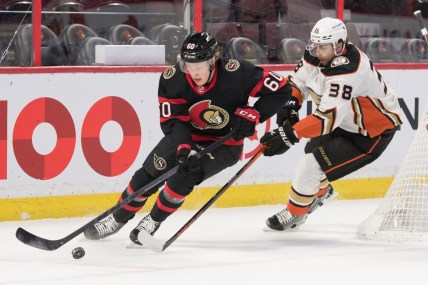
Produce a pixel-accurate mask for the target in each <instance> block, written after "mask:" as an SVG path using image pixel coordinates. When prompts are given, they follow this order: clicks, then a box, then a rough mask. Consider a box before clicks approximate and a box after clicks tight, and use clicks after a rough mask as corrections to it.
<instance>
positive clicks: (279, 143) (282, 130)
mask: <svg viewBox="0 0 428 285" xmlns="http://www.w3.org/2000/svg"><path fill="white" fill-rule="evenodd" d="M297 142H299V139H298V138H297V137H296V135H295V134H294V130H293V128H292V127H291V126H290V125H289V124H284V126H282V127H279V128H277V129H274V130H272V131H270V132H269V133H266V134H265V135H264V136H262V137H261V138H260V143H262V144H268V145H269V147H268V149H267V150H265V151H264V153H263V155H264V156H274V155H278V154H283V153H284V152H286V151H287V150H288V149H289V148H290V147H291V146H292V145H293V144H295V143H297Z"/></svg>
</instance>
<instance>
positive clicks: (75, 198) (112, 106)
mask: <svg viewBox="0 0 428 285" xmlns="http://www.w3.org/2000/svg"><path fill="white" fill-rule="evenodd" d="M161 70H162V69H159V68H155V69H153V71H150V72H147V71H146V70H139V69H135V68H134V69H129V70H127V69H119V70H118V69H111V70H109V69H108V68H104V69H103V72H94V71H93V70H90V69H78V68H75V69H70V70H67V69H62V70H59V72H58V70H55V69H49V70H45V69H38V70H37V72H33V73H32V72H29V71H26V72H14V73H7V74H2V75H1V76H0V87H1V90H2V92H1V95H0V203H1V207H2V211H1V213H0V221H1V220H20V219H23V220H25V219H39V218H48V217H53V218H55V217H71V216H82V215H88V214H93V213H100V212H101V211H103V210H104V209H107V208H110V207H111V206H112V205H113V204H114V203H116V201H117V198H118V194H119V193H120V192H122V190H123V189H124V188H125V187H126V185H127V183H128V181H129V179H130V177H131V176H132V174H133V173H134V171H135V170H137V169H138V168H139V167H140V165H141V163H142V162H143V160H144V158H145V157H146V156H147V154H148V152H149V151H150V150H151V149H152V148H153V146H154V145H156V143H157V141H158V140H159V139H160V138H161V137H162V133H161V131H160V127H159V120H158V117H159V115H158V103H157V85H158V80H159V76H160V75H161ZM290 70H291V69H290ZM277 72H279V73H281V74H283V75H287V74H289V73H290V71H288V70H282V71H277ZM381 73H382V75H383V77H384V79H385V80H386V81H387V82H388V83H389V85H390V86H391V87H392V88H393V89H394V90H395V91H396V93H397V94H398V96H399V98H400V104H401V106H402V107H403V111H404V113H403V118H404V125H403V127H402V130H401V131H400V132H398V133H397V135H396V137H395V138H394V140H393V142H392V143H391V146H390V148H389V149H387V150H386V152H385V153H384V154H383V155H382V156H381V157H380V158H379V159H378V160H377V161H375V162H374V163H372V164H370V165H368V166H366V167H365V168H364V169H361V170H360V171H357V172H356V173H354V174H352V175H350V176H349V177H346V178H345V179H344V180H342V181H338V182H336V183H335V187H336V189H337V191H338V192H339V194H340V195H339V197H340V198H341V199H360V198H374V197H382V196H383V195H384V194H385V192H386V191H387V189H388V187H389V185H390V183H391V182H392V179H393V177H394V175H395V173H396V172H397V171H398V169H399V167H400V164H401V162H402V161H403V159H404V156H405V153H406V151H407V149H408V147H409V145H410V142H411V139H412V137H413V135H414V133H415V128H416V125H417V122H418V116H419V115H420V114H421V113H422V111H423V107H424V104H425V102H426V97H427V96H428V94H426V93H427V92H424V91H421V90H422V88H421V84H422V83H421V80H422V79H423V78H428V70H427V69H419V68H417V67H412V66H409V67H407V68H406V69H400V70H396V69H384V70H381ZM313 109H314V106H313V104H312V102H310V101H309V102H307V103H305V104H304V105H303V107H302V109H301V111H300V113H301V114H300V115H301V117H302V116H305V115H306V114H308V113H310V112H312V110H313ZM272 122H274V120H272ZM272 122H271V121H268V122H266V123H265V124H262V125H259V126H258V127H257V137H258V138H260V137H261V135H262V134H263V133H264V132H265V131H267V130H269V129H271V128H272V127H274V125H275V124H272ZM257 137H256V136H254V137H252V138H250V139H249V140H246V143H245V148H244V153H243V157H242V161H241V162H240V163H238V164H237V165H235V166H234V167H232V168H230V169H227V170H225V171H224V172H222V174H221V175H218V176H217V177H214V178H211V179H209V180H208V181H206V182H204V183H203V184H202V185H200V187H199V188H197V189H196V190H195V191H194V193H192V195H190V196H189V197H188V198H187V200H186V202H185V205H184V207H187V208H195V207H200V206H201V205H203V204H204V203H205V202H206V201H207V200H208V199H209V198H210V197H211V196H212V195H213V194H214V193H215V192H216V191H217V190H218V189H219V188H220V187H221V186H222V185H223V184H224V183H226V182H227V181H228V179H230V178H231V177H232V176H233V175H234V173H236V171H238V170H239V168H240V167H241V166H242V165H243V163H244V162H246V161H247V160H248V158H249V157H251V156H252V155H253V154H254V152H255V149H256V147H257ZM303 147H304V142H301V143H300V144H299V145H297V146H295V147H293V148H292V149H291V150H290V151H289V152H287V153H286V154H285V155H283V156H279V157H274V158H265V157H262V158H260V159H259V160H258V161H257V162H256V163H255V164H254V165H253V166H252V167H251V168H250V169H249V170H248V171H247V172H246V173H245V174H244V175H243V176H242V177H241V178H240V179H239V180H238V181H237V185H235V186H234V187H232V188H231V189H230V190H228V192H227V193H226V194H225V195H224V196H223V197H221V198H220V199H219V201H218V202H217V203H216V205H215V206H218V207H233V206H247V205H248V206H250V205H262V204H279V203H284V202H285V201H286V197H287V193H288V189H289V188H290V187H289V185H290V181H291V180H292V177H293V172H294V166H295V165H296V163H297V161H298V159H299V158H300V157H301V155H302V153H303Z"/></svg>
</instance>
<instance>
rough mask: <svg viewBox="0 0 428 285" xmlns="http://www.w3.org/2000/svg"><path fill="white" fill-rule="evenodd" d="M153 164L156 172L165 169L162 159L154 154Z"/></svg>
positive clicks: (164, 161)
mask: <svg viewBox="0 0 428 285" xmlns="http://www.w3.org/2000/svg"><path fill="white" fill-rule="evenodd" d="M153 164H154V166H155V168H156V169H157V170H164V169H165V168H166V160H165V159H164V158H162V157H159V156H157V155H156V153H155V154H154V157H153Z"/></svg>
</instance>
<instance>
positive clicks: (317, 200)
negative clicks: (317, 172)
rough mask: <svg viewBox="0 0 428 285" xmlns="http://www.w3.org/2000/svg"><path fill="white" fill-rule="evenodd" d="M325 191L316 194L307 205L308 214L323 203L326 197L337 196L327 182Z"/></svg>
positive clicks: (332, 197)
mask: <svg viewBox="0 0 428 285" xmlns="http://www.w3.org/2000/svg"><path fill="white" fill-rule="evenodd" d="M327 187H328V189H327V191H326V192H325V193H324V195H322V196H316V197H315V199H314V201H313V202H312V204H311V206H310V207H309V210H308V214H310V213H313V212H314V211H315V210H316V209H318V208H319V207H321V206H322V205H324V203H325V202H326V201H325V200H327V199H334V198H335V197H336V196H337V192H336V191H334V189H333V186H331V184H329V185H328V186H327Z"/></svg>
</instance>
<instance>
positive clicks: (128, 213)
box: [113, 184, 147, 223]
mask: <svg viewBox="0 0 428 285" xmlns="http://www.w3.org/2000/svg"><path fill="white" fill-rule="evenodd" d="M134 193H135V191H134V189H132V187H131V184H128V187H127V188H126V189H125V191H123V192H122V194H121V195H120V198H119V202H122V201H123V200H124V199H126V198H127V197H128V196H130V195H132V194H134ZM146 201H147V197H146V196H138V197H137V198H135V199H134V200H132V201H131V202H129V203H128V204H127V205H125V206H123V208H121V209H119V210H118V211H116V212H115V213H114V214H113V216H114V218H115V219H116V221H119V222H122V223H126V222H127V221H129V220H130V219H132V218H133V217H134V216H135V213H137V212H138V211H139V210H141V208H143V206H144V204H146Z"/></svg>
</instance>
